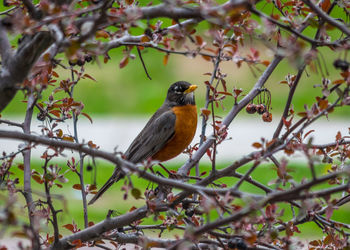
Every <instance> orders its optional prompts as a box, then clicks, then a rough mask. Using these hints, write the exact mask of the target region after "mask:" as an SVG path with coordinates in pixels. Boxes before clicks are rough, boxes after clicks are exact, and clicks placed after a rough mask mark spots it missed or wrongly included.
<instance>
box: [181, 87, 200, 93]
mask: <svg viewBox="0 0 350 250" xmlns="http://www.w3.org/2000/svg"><path fill="white" fill-rule="evenodd" d="M196 88H198V86H197V85H191V86H190V87H189V88H188V89H186V90H185V91H184V93H185V94H188V93H191V92H193V91H195V90H196Z"/></svg>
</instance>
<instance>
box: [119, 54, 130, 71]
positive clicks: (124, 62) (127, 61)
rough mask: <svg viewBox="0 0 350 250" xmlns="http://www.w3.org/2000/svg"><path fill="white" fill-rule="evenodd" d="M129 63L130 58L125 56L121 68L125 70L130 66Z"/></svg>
mask: <svg viewBox="0 0 350 250" xmlns="http://www.w3.org/2000/svg"><path fill="white" fill-rule="evenodd" d="M128 63H129V57H128V56H124V58H123V59H122V60H121V61H120V63H119V68H121V69H122V68H124V67H125V66H126V65H128Z"/></svg>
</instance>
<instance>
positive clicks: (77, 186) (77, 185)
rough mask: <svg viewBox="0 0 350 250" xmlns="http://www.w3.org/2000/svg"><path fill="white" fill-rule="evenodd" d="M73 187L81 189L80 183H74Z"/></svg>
mask: <svg viewBox="0 0 350 250" xmlns="http://www.w3.org/2000/svg"><path fill="white" fill-rule="evenodd" d="M73 188H74V189H76V190H81V185H80V184H74V185H73Z"/></svg>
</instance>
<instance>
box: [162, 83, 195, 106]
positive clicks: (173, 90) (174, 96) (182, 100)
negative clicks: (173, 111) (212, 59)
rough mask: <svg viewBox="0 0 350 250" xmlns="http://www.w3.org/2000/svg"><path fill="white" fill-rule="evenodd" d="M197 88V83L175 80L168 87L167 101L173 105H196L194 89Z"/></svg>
mask: <svg viewBox="0 0 350 250" xmlns="http://www.w3.org/2000/svg"><path fill="white" fill-rule="evenodd" d="M196 88H197V85H192V84H190V83H188V82H185V81H179V82H175V83H173V84H172V85H171V86H170V87H169V89H168V94H167V97H166V101H167V102H168V103H170V104H171V105H172V106H175V105H187V104H193V105H194V104H195V99H194V93H193V91H194V90H195V89H196Z"/></svg>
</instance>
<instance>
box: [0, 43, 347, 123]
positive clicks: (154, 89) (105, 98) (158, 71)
mask: <svg viewBox="0 0 350 250" xmlns="http://www.w3.org/2000/svg"><path fill="white" fill-rule="evenodd" d="M252 45H253V46H254V44H252ZM248 48H249V47H248V46H247V48H246V49H243V52H241V53H242V56H245V54H247V53H249V51H248ZM255 48H257V49H261V50H260V51H261V57H262V58H266V59H268V60H271V57H270V56H269V55H270V54H271V51H269V50H266V49H264V48H263V47H261V46H259V45H257V46H255ZM121 50H122V48H119V49H115V50H113V51H112V52H111V53H110V56H111V57H112V60H111V61H110V62H109V63H107V64H104V63H103V62H101V61H103V59H101V58H100V60H99V61H100V63H97V62H92V63H89V64H87V65H86V68H85V72H86V73H88V74H90V75H91V76H92V77H94V78H95V79H96V82H94V81H92V80H90V79H83V80H81V81H80V82H79V83H78V85H77V86H76V88H75V98H76V100H77V101H82V102H83V103H84V104H85V108H84V112H87V113H88V114H90V115H92V117H93V115H95V114H96V115H97V114H98V115H108V116H116V115H145V114H152V113H153V112H154V111H155V110H156V109H157V108H158V107H159V106H160V105H161V104H162V102H163V101H164V99H165V96H166V91H167V89H168V87H169V85H170V84H172V83H173V82H175V81H179V80H185V81H189V82H191V83H193V84H197V85H199V88H198V90H197V91H196V101H197V104H198V105H197V106H198V107H199V108H200V107H203V106H204V102H205V89H206V87H205V84H204V81H208V80H209V79H210V77H209V76H207V75H203V74H204V73H208V72H212V70H213V64H212V63H211V62H208V61H206V60H204V59H203V58H202V57H200V56H197V57H196V58H193V59H192V58H188V57H185V56H181V55H170V57H169V62H168V64H167V65H166V66H164V65H163V57H164V54H163V53H160V52H158V51H154V50H152V49H145V50H144V51H143V52H142V54H143V59H144V61H145V64H146V67H147V69H148V71H149V74H150V76H151V77H152V80H149V79H148V78H147V77H146V74H145V72H144V70H143V67H142V65H141V62H140V60H139V58H138V57H137V51H136V50H135V49H134V50H133V53H134V54H135V55H136V58H135V59H134V60H129V64H128V65H127V66H126V67H125V68H122V69H120V68H119V62H120V60H121V59H122V56H123V55H122V51H121ZM322 54H323V57H324V58H326V65H327V70H328V72H329V76H328V78H329V79H330V80H331V81H333V80H337V79H340V78H341V76H340V72H339V71H338V70H336V69H335V68H334V67H333V65H332V63H333V61H334V60H336V59H338V58H340V57H342V54H341V53H340V52H335V51H331V50H329V49H326V48H325V49H322ZM257 68H258V69H260V70H261V71H263V70H264V69H265V66H263V65H258V66H257ZM55 70H56V71H57V73H58V74H59V75H60V79H67V78H69V76H70V72H69V71H65V70H62V69H60V68H59V67H58V68H57V69H55ZM221 71H222V72H223V73H226V74H227V78H226V82H227V87H228V91H229V92H232V90H233V88H234V87H236V88H242V89H243V94H247V93H248V92H249V90H250V89H251V87H252V86H253V85H254V84H255V82H256V81H257V79H258V76H260V74H261V72H258V71H257V70H256V69H255V70H254V71H255V73H256V75H257V76H254V75H253V73H252V71H251V70H250V69H249V67H248V66H247V65H246V64H245V63H243V65H242V66H241V67H240V68H238V67H237V66H236V64H235V63H234V62H232V61H229V62H222V64H221ZM296 72H297V70H296V68H295V67H294V65H293V64H291V63H289V62H288V60H284V61H283V62H282V63H280V65H279V66H278V67H277V68H276V70H275V71H274V72H273V74H272V75H271V77H270V78H269V80H268V81H267V83H266V84H265V87H266V88H268V89H269V90H270V91H271V94H272V113H273V114H274V117H277V116H278V115H279V114H281V111H282V110H283V108H284V105H285V101H286V98H287V95H288V91H289V87H288V86H287V85H286V84H280V81H282V80H285V77H286V75H287V74H288V73H289V74H292V75H293V74H296ZM321 83H322V76H321V74H320V73H318V74H317V73H315V72H313V71H312V70H311V69H310V68H307V70H306V72H305V73H304V74H303V77H302V79H301V81H300V83H299V87H298V88H297V90H296V93H295V96H294V98H293V105H294V107H295V111H297V112H301V111H304V104H307V105H308V106H310V105H311V104H312V103H314V102H315V97H316V96H322V93H321V88H315V87H314V86H315V85H319V84H321ZM50 89H51V90H52V89H53V88H50ZM50 93H51V91H50V90H48V91H45V93H44V95H43V100H47V97H48V95H49V94H50ZM331 99H334V97H332V98H331ZM21 100H23V93H22V92H18V94H17V95H16V98H15V100H13V101H12V102H11V103H10V105H8V107H6V109H5V110H4V112H2V114H3V115H4V116H6V115H23V114H24V110H25V103H23V102H22V101H21ZM233 102H234V99H233V98H232V97H230V96H227V97H226V99H225V100H224V102H223V103H224V107H225V109H226V110H223V109H222V108H219V109H218V111H217V112H219V113H220V114H221V115H224V114H225V113H227V111H228V110H229V109H230V107H232V104H233ZM241 114H244V115H245V112H242V113H241ZM349 114H350V107H349V106H345V107H342V108H341V109H339V110H336V111H335V112H334V114H332V116H335V117H346V116H348V115H349Z"/></svg>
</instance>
